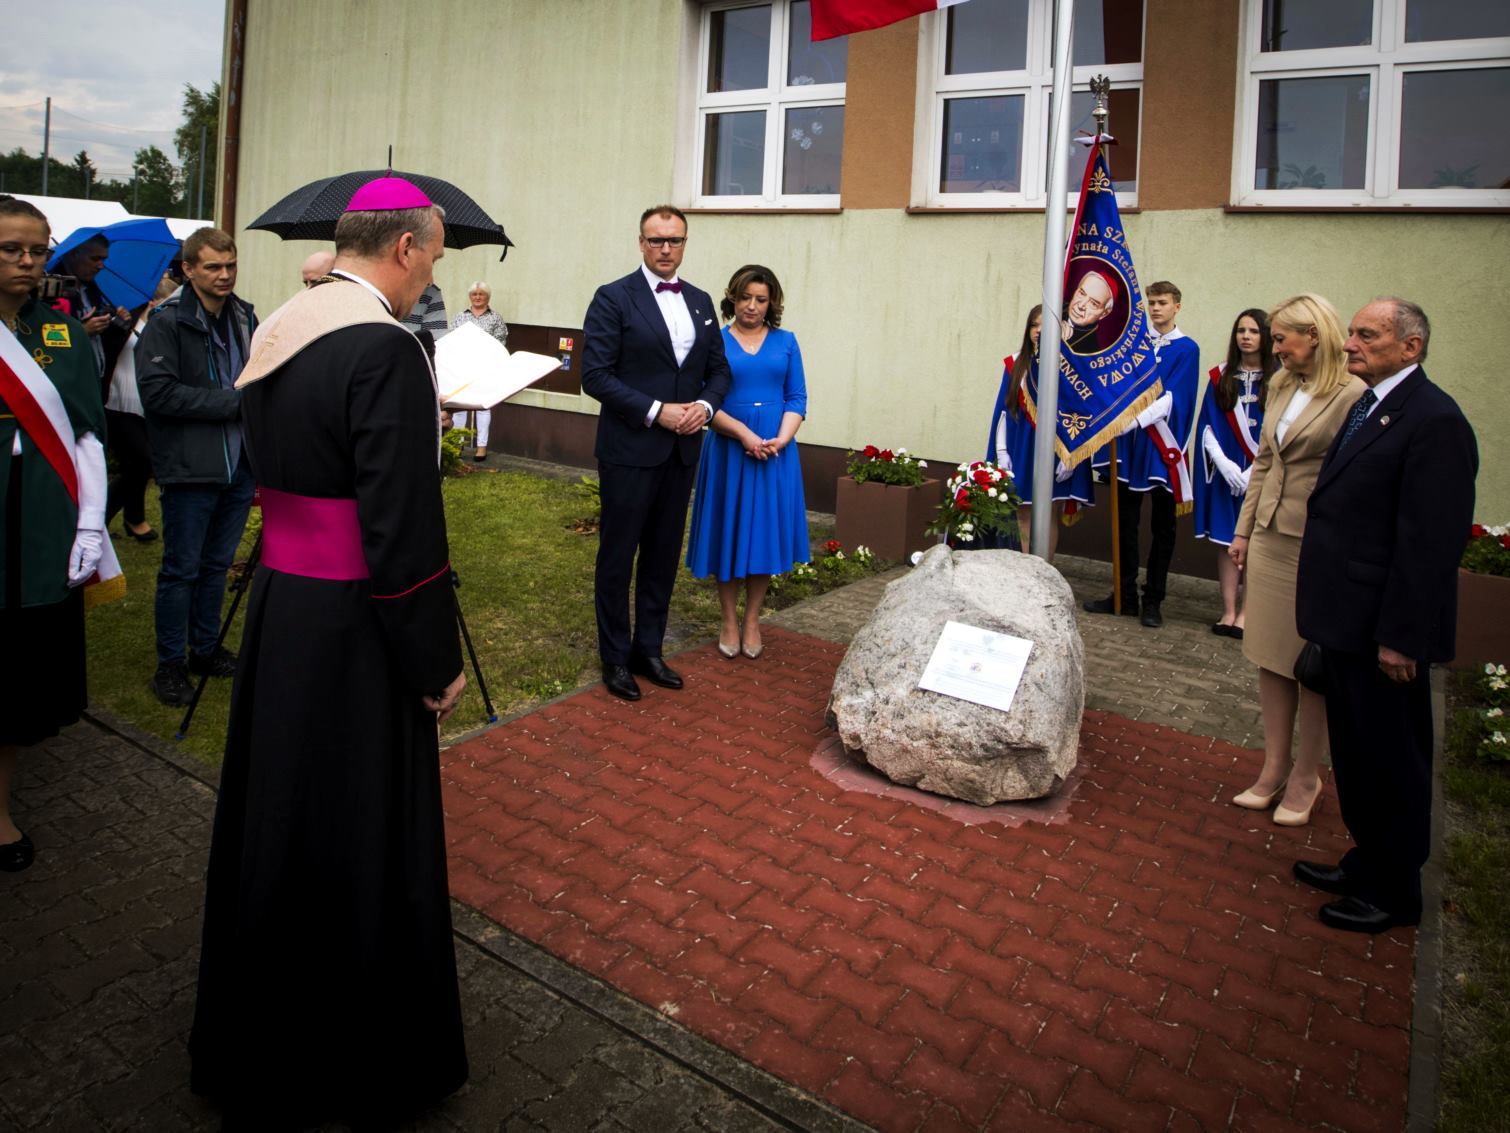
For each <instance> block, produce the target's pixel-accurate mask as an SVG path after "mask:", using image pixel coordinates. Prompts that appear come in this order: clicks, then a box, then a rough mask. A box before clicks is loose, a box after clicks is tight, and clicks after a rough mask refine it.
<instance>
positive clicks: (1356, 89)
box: [1253, 75, 1369, 189]
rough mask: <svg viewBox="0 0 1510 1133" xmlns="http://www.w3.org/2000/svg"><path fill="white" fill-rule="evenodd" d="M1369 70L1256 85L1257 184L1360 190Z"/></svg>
mask: <svg viewBox="0 0 1510 1133" xmlns="http://www.w3.org/2000/svg"><path fill="white" fill-rule="evenodd" d="M1368 99H1369V81H1368V76H1367V75H1335V76H1330V77H1326V78H1315V79H1269V80H1266V81H1264V82H1262V83H1260V84H1259V88H1258V146H1257V152H1256V154H1255V162H1254V164H1255V166H1256V171H1255V179H1254V186H1253V187H1254V188H1255V189H1362V188H1364V181H1365V175H1364V170H1365V167H1366V162H1367V160H1368Z"/></svg>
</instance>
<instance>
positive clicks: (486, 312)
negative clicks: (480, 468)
mask: <svg viewBox="0 0 1510 1133" xmlns="http://www.w3.org/2000/svg"><path fill="white" fill-rule="evenodd" d="M492 297H493V291H492V288H490V287H489V286H488V285H487V284H486V283H484V282H483V281H482V280H480V279H479V280H478V281H477V282H476V283H474V284H472V286H471V287H469V288H468V289H467V299H468V301H470V303H471V304H472V305H471V307H470V308H468V309H467V310H465V311H463V312H462V313H461V314H459V315H457V316H456V318H455V319H453V320H452V322H451V329H452V330H455V329H456V328H457V327H459V326H461V325H462V324H463V323H476V324H477V325H478V326H480V327H481V328H482V329H483V330H485V331H487V332H488V333H489V334H490V335H492V336H493V337H494V338H496V339H497V340H498V341H499V342H501V343H503V345H504V346H507V345H508V344H509V326H508V324H507V323H506V322H504V321H503V319H501V318H500V317H499V315H498V312H497V311H495V310H493V308H492V307H490V306H488V302H489V300H491V299H492ZM462 416H464V417H471V418H472V420H471V422H469V423H468V422H460V424H463V425H464V427H467V428H472V429H476V430H477V452H476V453H475V454H474V455H473V457H472V459H473V460H486V459H487V456H488V429H489V427H490V426H491V425H492V422H493V413H492V411H491V410H488V409H476V410H470V411H468V412H467V413H464V414H463V415H462Z"/></svg>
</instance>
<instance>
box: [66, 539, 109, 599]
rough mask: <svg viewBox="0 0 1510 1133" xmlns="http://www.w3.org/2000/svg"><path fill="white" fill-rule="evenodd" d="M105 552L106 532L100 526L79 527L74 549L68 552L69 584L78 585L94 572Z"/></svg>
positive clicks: (74, 540)
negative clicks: (86, 528)
mask: <svg viewBox="0 0 1510 1133" xmlns="http://www.w3.org/2000/svg"><path fill="white" fill-rule="evenodd" d="M104 553H105V533H104V532H103V531H101V530H100V529H99V528H90V529H88V530H85V529H84V528H82V527H81V528H79V529H78V530H77V531H75V532H74V535H73V549H72V550H70V551H69V552H68V585H69V586H78V585H79V584H80V583H81V582H83V581H85V580H86V579H87V578H88V577H89V576H90V575H91V574H93V573H94V570H95V567H97V566H99V565H100V556H102V555H103V554H104Z"/></svg>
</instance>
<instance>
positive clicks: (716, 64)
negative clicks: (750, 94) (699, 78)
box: [708, 4, 771, 94]
mask: <svg viewBox="0 0 1510 1133" xmlns="http://www.w3.org/2000/svg"><path fill="white" fill-rule="evenodd" d="M770 53H771V6H770V5H769V4H761V5H758V6H757V7H754V8H730V9H728V10H720V11H717V12H712V13H710V14H709V27H708V90H709V92H711V93H715V94H716V93H718V92H719V91H730V90H757V89H759V88H761V87H764V86H765V85H766V84H767V82H768V81H769V69H768V62H767V61H768V60H769V59H770Z"/></svg>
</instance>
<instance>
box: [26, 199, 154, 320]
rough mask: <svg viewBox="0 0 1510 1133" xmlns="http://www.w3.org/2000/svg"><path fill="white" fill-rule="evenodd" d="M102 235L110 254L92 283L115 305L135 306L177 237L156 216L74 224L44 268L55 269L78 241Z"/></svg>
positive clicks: (146, 295)
mask: <svg viewBox="0 0 1510 1133" xmlns="http://www.w3.org/2000/svg"><path fill="white" fill-rule="evenodd" d="M96 236H103V237H104V238H105V239H106V240H109V241H110V258H109V259H108V260H106V261H105V266H104V267H102V268H101V269H100V274H99V275H97V276H96V277H95V280H94V282H95V285H96V286H97V287H99V289H100V290H101V291H102V292H104V294H105V298H106V299H109V300H110V302H111V304H112V305H113V306H116V307H125V308H126V309H127V310H128V311H131V310H135V309H136V308H137V307H140V306H141V305H142V304H143V303H146V302H147V301H148V300H149V299H151V298H152V295H153V293H154V292H155V291H156V290H157V284H158V281H159V280H160V279H162V277H163V272H165V271H167V270H168V265H169V264H171V263H172V262H173V260H174V258H175V257H176V256H177V255H178V239H177V237H175V236H174V235H173V233H172V232H171V231H170V230H169V228H168V222H167V221H165V220H162V219H161V218H158V217H153V218H150V219H145V220H120V221H116V223H114V224H107V225H105V227H103V228H78V229H75V230H74V231H73V232H71V233H69V235H68V239H66V240H64V241H63V242H62V243H61V244H59V245H58V246H57V247H56V248H54V249H53V254H52V259H50V260H48V261H47V270H48V271H56V270H57V266H58V264H59V263H60V262H61V261H62V259H63V257H64V256H66V255H68V253H69V252H71V251H73V250H74V249H75V248H77V247H78V246H79V245H80V244H83V243H86V242H87V241H89V240H92V239H94V237H96Z"/></svg>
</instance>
